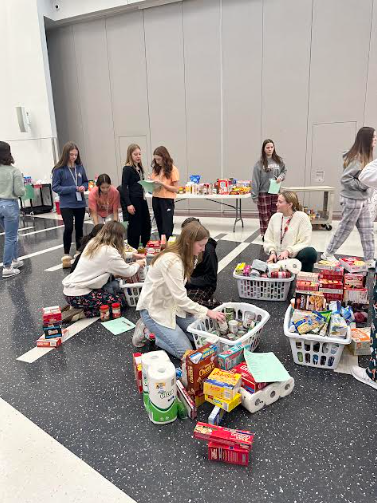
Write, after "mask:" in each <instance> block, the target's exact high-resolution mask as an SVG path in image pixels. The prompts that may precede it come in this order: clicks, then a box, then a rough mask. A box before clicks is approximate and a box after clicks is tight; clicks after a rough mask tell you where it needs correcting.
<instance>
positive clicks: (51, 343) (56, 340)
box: [37, 306, 66, 348]
mask: <svg viewBox="0 0 377 503" xmlns="http://www.w3.org/2000/svg"><path fill="white" fill-rule="evenodd" d="M42 321H43V332H44V334H43V335H42V336H41V337H40V338H39V339H38V340H37V346H38V347H42V348H57V347H59V346H60V345H61V343H62V338H63V335H64V333H65V332H66V329H65V330H63V328H62V313H61V310H60V307H59V306H51V307H44V308H43V309H42Z"/></svg>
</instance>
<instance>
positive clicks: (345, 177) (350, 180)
mask: <svg viewBox="0 0 377 503" xmlns="http://www.w3.org/2000/svg"><path fill="white" fill-rule="evenodd" d="M361 171H362V170H361V162H360V161H358V160H356V159H355V160H353V161H352V162H350V164H349V165H348V166H347V167H346V168H344V171H343V174H342V176H341V178H340V184H341V189H340V195H341V196H343V197H347V198H348V199H359V200H362V201H365V200H366V199H369V198H370V197H372V193H373V189H371V188H368V186H367V185H364V184H363V183H362V182H360V180H359V175H360V173H361Z"/></svg>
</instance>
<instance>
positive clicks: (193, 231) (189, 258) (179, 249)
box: [151, 222, 209, 280]
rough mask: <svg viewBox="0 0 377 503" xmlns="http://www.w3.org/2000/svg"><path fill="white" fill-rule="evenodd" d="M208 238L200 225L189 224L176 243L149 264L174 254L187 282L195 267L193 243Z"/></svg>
mask: <svg viewBox="0 0 377 503" xmlns="http://www.w3.org/2000/svg"><path fill="white" fill-rule="evenodd" d="M208 238H209V231H208V230H207V229H206V228H205V227H203V226H202V224H200V223H199V222H191V223H189V224H187V225H185V226H184V227H183V229H182V232H181V235H180V236H178V238H177V241H176V242H175V243H173V244H172V245H170V246H169V247H168V248H165V250H164V251H162V252H161V253H159V254H158V255H157V257H154V259H153V260H152V262H151V264H152V265H153V264H154V263H155V262H156V261H157V260H158V259H159V258H160V257H161V256H162V255H164V254H165V253H175V254H176V255H178V257H179V258H180V259H181V260H182V262H183V271H184V277H185V278H186V279H187V280H189V279H190V276H191V274H192V271H193V270H194V267H195V259H196V257H195V255H194V253H193V247H194V243H197V242H198V241H202V240H203V239H208ZM199 258H200V257H199Z"/></svg>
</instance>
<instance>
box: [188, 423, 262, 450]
mask: <svg viewBox="0 0 377 503" xmlns="http://www.w3.org/2000/svg"><path fill="white" fill-rule="evenodd" d="M194 437H195V438H197V439H199V440H205V441H206V442H217V443H219V444H221V445H238V446H241V447H244V448H250V447H251V446H252V444H253V440H254V433H251V431H247V430H233V429H231V428H223V427H222V426H217V425H215V424H208V423H201V422H198V423H197V424H196V426H195V429H194Z"/></svg>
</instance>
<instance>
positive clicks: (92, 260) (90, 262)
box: [63, 222, 145, 318]
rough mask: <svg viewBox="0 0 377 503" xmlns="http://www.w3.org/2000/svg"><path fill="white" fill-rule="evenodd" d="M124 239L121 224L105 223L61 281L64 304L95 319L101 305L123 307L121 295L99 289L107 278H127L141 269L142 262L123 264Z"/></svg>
mask: <svg viewBox="0 0 377 503" xmlns="http://www.w3.org/2000/svg"><path fill="white" fill-rule="evenodd" d="M124 235H125V228H124V227H123V225H122V224H121V223H119V222H108V223H106V224H105V225H104V226H103V228H102V229H101V231H100V232H99V233H98V234H97V235H96V236H95V237H94V238H93V239H91V241H90V242H89V243H88V245H87V246H86V247H85V250H84V251H83V252H82V255H81V258H80V261H79V262H78V264H77V266H76V269H75V270H74V271H73V272H72V273H71V274H69V275H68V276H67V277H66V278H64V279H63V287H64V289H63V293H64V296H65V298H66V301H67V303H68V304H69V305H70V306H72V307H74V308H76V309H83V314H84V315H85V316H86V317H87V318H90V317H93V316H99V308H100V306H101V305H103V304H106V305H109V306H111V304H113V303H120V304H121V305H123V306H125V298H124V295H118V294H113V293H109V292H107V291H105V290H104V288H103V287H104V285H105V284H106V283H107V281H108V280H109V277H110V275H114V276H117V277H123V278H129V277H131V276H134V275H135V274H136V273H137V272H138V270H139V268H140V267H144V266H145V260H136V262H134V263H132V264H127V263H126V262H125V256H126V254H125V247H124Z"/></svg>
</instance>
